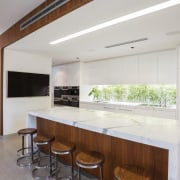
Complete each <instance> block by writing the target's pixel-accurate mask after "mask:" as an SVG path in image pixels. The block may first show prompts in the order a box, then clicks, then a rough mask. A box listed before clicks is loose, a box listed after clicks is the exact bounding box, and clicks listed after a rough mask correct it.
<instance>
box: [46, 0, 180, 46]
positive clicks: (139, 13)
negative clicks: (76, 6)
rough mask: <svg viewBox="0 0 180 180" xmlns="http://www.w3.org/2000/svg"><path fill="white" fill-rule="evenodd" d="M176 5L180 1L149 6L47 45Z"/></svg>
mask: <svg viewBox="0 0 180 180" xmlns="http://www.w3.org/2000/svg"><path fill="white" fill-rule="evenodd" d="M178 4H180V0H170V1H166V2H164V3H160V4H157V5H154V6H151V7H149V8H146V9H143V10H140V11H136V12H134V13H130V14H128V15H125V16H121V17H119V18H116V19H113V20H110V21H107V22H105V23H102V24H99V25H96V26H93V27H90V28H88V29H84V30H82V31H79V32H77V33H74V34H70V35H68V36H65V37H63V38H60V39H57V40H55V41H52V42H50V43H49V44H52V45H53V44H58V43H62V42H64V41H67V40H70V39H73V38H76V37H79V36H82V35H85V34H88V33H91V32H94V31H97V30H100V29H103V28H107V27H110V26H113V25H115V24H118V23H122V22H125V21H128V20H131V19H135V18H138V17H141V16H144V15H147V14H150V13H153V12H157V11H160V10H163V9H166V8H169V7H172V6H176V5H178Z"/></svg>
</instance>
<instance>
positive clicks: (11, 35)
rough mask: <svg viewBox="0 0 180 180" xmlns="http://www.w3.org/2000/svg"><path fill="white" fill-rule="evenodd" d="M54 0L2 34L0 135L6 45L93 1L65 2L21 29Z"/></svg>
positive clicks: (0, 56)
mask: <svg viewBox="0 0 180 180" xmlns="http://www.w3.org/2000/svg"><path fill="white" fill-rule="evenodd" d="M53 1H54V0H46V1H45V2H44V3H42V4H41V5H40V6H38V7H37V8H35V9H34V10H33V11H32V12H30V13H29V14H27V15H26V16H25V17H23V18H22V19H21V20H20V21H18V22H17V23H16V24H14V25H13V26H12V27H11V28H9V29H8V30H7V31H5V32H4V33H3V34H1V35H0V52H1V55H0V71H1V72H0V78H1V83H0V135H3V96H2V91H3V76H2V74H3V54H2V51H3V50H4V48H5V47H7V46H8V45H10V44H12V43H14V42H16V41H17V40H19V39H21V38H23V37H25V36H27V35H29V34H30V33H32V32H34V31H36V30H37V29H39V28H41V27H43V26H45V25H47V24H49V23H50V22H52V21H54V20H56V19H58V18H60V17H62V16H64V15H65V14H68V13H70V12H71V11H73V10H75V9H77V8H79V7H81V6H83V5H85V4H86V3H88V2H90V1H92V0H71V1H69V2H68V3H66V4H64V5H63V6H61V7H59V8H57V9H56V10H54V11H52V12H51V13H49V14H48V15H46V16H45V17H43V18H41V19H39V20H38V21H37V22H35V23H33V24H32V25H30V26H29V27H27V28H26V29H24V30H22V31H21V30H20V24H21V23H23V22H24V21H25V20H27V19H28V18H29V17H31V16H32V15H34V14H36V13H37V12H38V11H40V10H41V9H43V8H44V7H46V6H47V5H49V4H50V3H51V2H53Z"/></svg>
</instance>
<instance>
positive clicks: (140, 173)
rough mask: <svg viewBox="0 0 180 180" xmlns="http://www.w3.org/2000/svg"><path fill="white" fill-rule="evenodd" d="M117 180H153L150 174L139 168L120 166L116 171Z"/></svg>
mask: <svg viewBox="0 0 180 180" xmlns="http://www.w3.org/2000/svg"><path fill="white" fill-rule="evenodd" d="M114 176H115V180H151V178H150V175H149V174H148V172H147V171H146V170H145V169H144V168H142V167H138V166H133V165H125V166H122V167H120V166H118V167H116V168H115V170H114Z"/></svg>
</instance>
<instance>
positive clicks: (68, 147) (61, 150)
mask: <svg viewBox="0 0 180 180" xmlns="http://www.w3.org/2000/svg"><path fill="white" fill-rule="evenodd" d="M75 148H76V147H75V145H74V144H73V143H70V142H62V141H54V142H53V143H52V153H53V154H55V157H56V179H59V177H58V174H59V172H60V171H59V167H58V160H57V155H70V161H71V176H68V179H69V178H70V179H73V178H74V177H73V174H74V168H73V152H74V150H75ZM61 178H63V179H65V178H67V177H61Z"/></svg>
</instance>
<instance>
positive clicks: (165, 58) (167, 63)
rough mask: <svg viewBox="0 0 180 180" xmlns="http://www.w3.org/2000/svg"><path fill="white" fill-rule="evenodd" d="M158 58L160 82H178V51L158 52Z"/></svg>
mask: <svg viewBox="0 0 180 180" xmlns="http://www.w3.org/2000/svg"><path fill="white" fill-rule="evenodd" d="M157 59H158V83H159V84H176V83H177V55H176V51H175V50H174V51H173V50H171V51H164V52H159V53H158V54H157Z"/></svg>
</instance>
